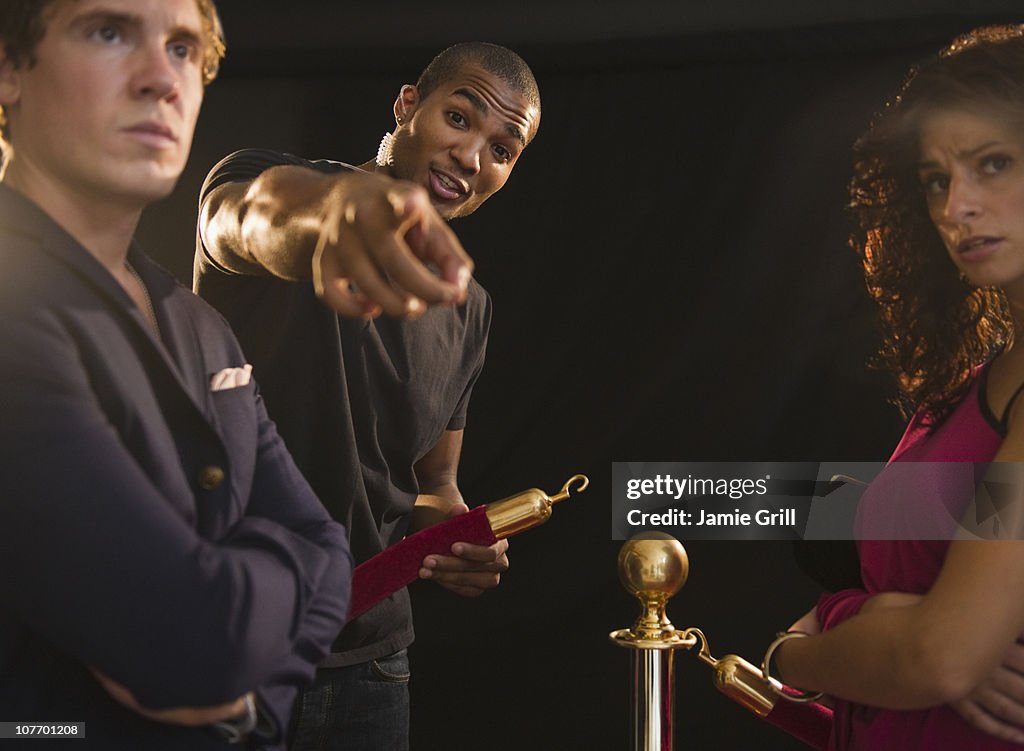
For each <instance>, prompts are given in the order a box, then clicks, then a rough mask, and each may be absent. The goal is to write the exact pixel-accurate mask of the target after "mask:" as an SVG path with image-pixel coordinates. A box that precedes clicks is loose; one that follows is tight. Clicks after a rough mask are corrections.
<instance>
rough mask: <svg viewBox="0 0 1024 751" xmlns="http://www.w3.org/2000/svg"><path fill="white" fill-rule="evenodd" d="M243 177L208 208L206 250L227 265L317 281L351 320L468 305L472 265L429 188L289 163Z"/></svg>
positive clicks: (203, 228) (210, 199)
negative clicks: (432, 306) (430, 307)
mask: <svg viewBox="0 0 1024 751" xmlns="http://www.w3.org/2000/svg"><path fill="white" fill-rule="evenodd" d="M245 153H248V152H242V154H243V155H244V154H245ZM254 153H256V154H258V155H259V154H262V153H263V152H254ZM237 157H238V155H235V156H234V157H231V158H234V159H235V160H236V161H243V160H241V159H238V158H237ZM296 161H298V160H296ZM238 177H240V178H244V179H238V180H230V181H229V180H222V181H220V182H219V184H215V187H213V188H212V189H211V190H209V192H208V193H206V194H205V195H204V197H203V201H202V205H201V208H200V219H199V231H200V238H201V240H202V242H203V246H204V248H205V252H206V254H207V256H208V258H209V259H210V260H211V261H212V262H213V263H215V264H216V265H218V266H220V267H221V268H223V269H224V270H226V271H228V272H233V273H240V274H272V275H274V276H278V277H281V278H283V279H291V280H296V279H312V280H313V281H314V284H315V285H316V288H317V292H318V294H320V296H321V297H322V298H323V300H324V301H325V302H326V303H327V304H328V305H330V306H331V307H332V308H334V309H335V310H337V311H338V312H339V313H342V314H343V315H350V316H360V315H362V316H376V315H378V314H380V313H381V312H385V313H387V314H389V315H392V316H406V317H415V316H416V315H419V314H420V313H422V312H423V311H424V310H425V307H426V305H427V304H434V303H440V304H451V303H457V302H462V301H464V299H465V295H466V286H467V284H468V282H469V278H470V276H471V274H472V270H473V264H472V261H471V260H470V259H469V257H468V256H467V255H466V253H465V251H464V250H463V249H462V246H461V244H460V243H459V241H458V238H457V237H456V236H455V234H454V233H453V232H452V231H451V229H449V227H448V225H447V224H446V223H445V222H444V220H443V219H441V217H440V216H439V215H438V214H437V212H436V211H434V209H433V207H432V206H431V204H430V200H429V198H428V196H427V193H426V191H425V190H424V189H423V188H421V187H419V186H417V185H414V184H412V183H408V182H404V181H399V180H394V179H391V178H389V177H386V176H384V175H379V174H374V173H367V172H362V171H359V170H347V169H346V170H340V171H335V172H321V171H319V170H317V169H314V168H312V166H305V165H302V164H291V163H289V164H278V165H275V166H271V167H269V168H267V169H265V170H263V171H262V172H259V173H258V174H257V175H254V176H251V177H246V176H245V172H244V170H243V171H241V172H239V174H238Z"/></svg>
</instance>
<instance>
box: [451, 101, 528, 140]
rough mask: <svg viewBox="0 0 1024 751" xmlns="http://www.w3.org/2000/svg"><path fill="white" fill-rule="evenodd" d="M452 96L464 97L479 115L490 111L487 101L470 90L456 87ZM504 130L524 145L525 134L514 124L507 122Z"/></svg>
mask: <svg viewBox="0 0 1024 751" xmlns="http://www.w3.org/2000/svg"><path fill="white" fill-rule="evenodd" d="M452 96H461V97H462V98H464V99H466V100H467V101H468V102H469V103H470V104H471V105H472V106H473V109H475V110H476V111H477V112H479V113H480V114H481V115H486V114H487V113H489V112H490V111H491V108H490V107H488V106H487V102H485V101H484V100H483V99H481V98H480V97H478V96H477V95H476V93H475V92H473V91H470V90H469V89H466V88H461V89H456V90H455V91H453V92H452ZM505 130H506V131H507V132H508V134H509V135H510V136H512V138H514V139H516V140H517V141H518V142H519V144H520V145H521V146H522V147H523V148H525V147H526V136H524V135H523V132H522V131H521V130H520V129H519V128H518V127H517V126H516V125H514V124H512V123H509V124H508V125H506V126H505Z"/></svg>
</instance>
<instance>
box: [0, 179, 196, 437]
mask: <svg viewBox="0 0 1024 751" xmlns="http://www.w3.org/2000/svg"><path fill="white" fill-rule="evenodd" d="M0 194H2V196H3V199H4V200H2V201H0V224H2V226H3V227H4V228H5V230H7V231H12V230H13V231H16V232H19V233H22V234H25V235H27V236H30V237H36V238H38V239H39V240H40V246H41V247H42V249H43V251H44V252H46V253H48V254H50V255H51V256H53V257H55V258H57V259H59V260H60V261H61V262H63V263H64V264H65V265H66V266H68V267H69V269H70V270H71V272H72V273H74V274H75V275H76V276H78V277H79V278H80V279H82V280H83V282H84V283H86V284H87V285H89V286H90V287H91V288H92V289H93V290H94V291H95V292H96V293H97V294H98V295H99V296H100V297H101V298H103V299H104V300H105V301H106V302H107V304H108V305H109V306H110V307H111V308H112V309H113V310H114V311H116V313H117V314H118V315H121V316H123V317H124V318H126V319H127V320H128V321H129V324H128V325H129V327H130V328H131V329H132V334H133V335H134V336H135V338H136V341H138V342H139V344H138V347H137V350H138V352H139V357H140V358H141V359H142V360H143V362H145V363H146V367H147V369H149V370H150V372H151V373H152V375H153V377H154V381H155V382H158V383H159V384H160V385H161V387H162V388H167V389H172V390H173V391H174V392H178V393H179V394H180V396H183V397H184V398H185V399H186V400H187V402H188V403H189V404H190V405H191V406H192V408H193V409H194V410H195V411H197V412H198V413H199V415H200V416H201V417H202V418H203V420H204V421H205V422H207V423H208V424H210V426H211V428H212V419H211V413H212V408H211V405H210V402H209V399H210V396H209V393H208V392H209V384H208V383H207V382H206V379H207V377H208V376H207V374H206V372H205V365H204V364H203V358H202V352H201V351H200V349H199V344H198V342H196V340H195V337H194V336H193V335H192V333H191V330H190V328H189V327H188V321H189V316H188V311H187V310H185V306H183V305H181V304H180V302H177V301H175V300H174V298H175V295H174V294H173V291H174V289H176V288H177V284H176V282H175V281H174V279H173V278H172V277H170V275H168V274H167V273H166V272H164V271H163V270H162V269H160V268H159V267H158V266H157V265H156V264H155V263H153V262H152V261H150V260H149V258H147V257H146V256H145V254H144V253H142V251H141V250H139V249H138V247H136V246H135V244H134V243H133V245H132V247H131V249H130V250H129V259H130V262H131V264H132V267H133V268H134V269H135V270H136V272H137V273H138V274H139V277H140V278H141V279H142V280H143V283H144V284H145V285H146V289H147V292H148V293H149V296H150V299H151V300H152V302H153V308H154V313H155V314H156V317H157V323H158V325H159V326H160V331H161V334H162V335H163V337H164V338H165V340H166V345H165V342H164V341H161V337H160V336H158V335H157V333H156V331H154V330H153V327H152V326H151V325H150V324H149V322H148V321H147V320H146V319H145V317H144V316H143V314H142V311H140V310H139V309H138V307H137V306H136V305H135V303H134V302H133V301H132V299H131V298H130V297H129V296H128V293H127V292H125V290H124V289H123V288H122V287H121V285H120V284H119V283H118V282H117V280H116V279H114V277H113V276H112V275H111V274H110V272H109V271H107V269H106V268H104V266H103V265H102V264H101V263H100V262H99V261H98V260H96V258H94V257H93V255H92V254H91V253H89V251H87V250H86V249H85V248H83V247H82V245H81V244H80V243H79V242H78V241H77V240H75V239H74V238H73V237H72V236H71V235H69V234H68V233H67V232H65V231H64V229H63V228H61V227H60V225H58V224H57V223H56V222H54V221H53V219H51V218H50V216H49V215H48V214H46V212H44V211H43V210H42V209H40V208H39V207H38V206H36V204H34V203H33V202H32V201H30V200H28V199H27V198H25V197H24V196H22V195H21V194H20V193H18V192H17V191H15V190H12V189H11V188H9V187H7V186H6V185H3V184H2V183H0ZM165 396H169V394H165ZM215 432H216V431H215Z"/></svg>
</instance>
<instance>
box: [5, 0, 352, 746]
mask: <svg viewBox="0 0 1024 751" xmlns="http://www.w3.org/2000/svg"><path fill="white" fill-rule="evenodd" d="M222 52H223V45H222V42H221V41H220V35H219V22H218V21H217V18H216V12H215V10H214V8H213V5H212V2H210V0H34V1H33V0H7V1H6V2H5V5H4V10H3V16H2V17H0V107H2V111H0V115H2V117H3V118H5V119H6V124H5V127H4V130H3V135H4V141H5V143H4V144H3V145H4V147H5V148H4V152H5V154H4V156H5V159H4V164H3V171H2V172H0V478H2V481H3V499H2V501H0V572H2V575H0V603H2V606H0V723H6V722H15V723H18V725H19V726H21V727H22V728H23V729H21V730H19V729H18V728H14V729H13V730H10V731H9V732H12V733H19V732H21V733H26V732H34V733H40V734H45V735H49V736H55V735H56V734H58V733H61V732H64V733H71V731H70V730H68V728H67V724H68V723H84V727H82V726H78V727H75V728H74V733H73V734H72V735H74V734H77V735H80V734H82V733H84V735H85V740H84V742H83V743H80V744H75V743H72V744H70V745H71V746H73V747H74V748H102V749H121V748H124V749H146V751H154V750H155V749H189V750H190V751H194V750H197V749H206V748H224V747H226V744H227V743H228V742H229V741H236V742H239V741H240V742H242V744H243V745H244V747H246V748H252V749H255V748H279V747H281V745H282V743H283V735H284V730H285V729H286V727H287V722H288V714H289V710H290V707H291V703H292V701H293V698H294V695H295V691H296V686H297V685H300V684H301V683H303V682H306V681H308V680H310V679H311V677H312V675H313V668H314V666H315V665H316V663H317V662H318V661H319V660H320V659H321V657H322V656H323V655H324V654H325V653H326V651H327V649H328V647H329V646H330V644H331V642H332V640H333V639H334V637H335V636H336V634H337V632H338V631H339V629H340V628H341V626H342V624H343V620H344V616H345V614H346V610H347V607H348V594H349V580H350V574H351V558H350V555H349V552H348V547H347V544H346V541H345V537H346V536H345V530H344V528H343V527H342V526H341V525H339V524H337V523H335V522H333V521H331V520H330V518H329V517H328V516H327V514H326V512H325V511H324V510H323V507H322V506H321V504H320V503H319V502H318V501H317V499H316V498H315V496H314V495H313V493H312V491H311V490H310V489H309V486H308V485H307V483H306V482H305V480H304V479H303V478H302V477H301V475H300V473H299V472H298V471H297V470H296V468H295V466H294V464H293V462H292V460H291V457H290V456H289V455H288V453H287V452H286V450H285V449H284V446H283V444H282V442H281V440H280V439H279V438H278V436H277V432H276V430H275V428H274V425H273V423H271V422H270V421H269V420H268V418H267V415H266V412H265V410H264V408H263V404H262V401H261V399H260V396H259V394H258V391H257V389H256V386H255V382H254V381H253V380H251V378H250V375H251V372H250V371H251V368H250V367H248V366H247V365H246V363H245V358H244V357H243V355H242V353H241V351H240V349H239V347H238V345H237V343H236V342H235V339H234V337H233V336H232V334H231V333H230V331H229V329H228V327H227V325H226V324H225V323H224V322H223V320H222V319H221V318H220V317H219V316H218V315H217V314H216V313H215V312H213V310H212V309H210V308H209V307H208V306H206V305H205V304H204V303H203V302H202V301H200V300H199V299H198V298H197V297H195V296H193V295H192V294H191V293H190V292H189V291H187V290H186V289H185V288H183V287H181V286H179V285H178V284H176V283H175V281H174V280H173V279H171V278H170V277H169V276H168V274H167V273H166V272H164V271H163V270H162V269H160V268H159V267H157V266H156V265H155V264H154V263H153V262H152V261H150V260H149V259H148V258H147V257H146V256H145V255H144V254H143V253H142V252H141V251H140V250H139V249H138V248H137V247H136V246H135V244H134V242H133V240H132V236H133V234H134V231H135V227H136V224H137V222H138V218H139V215H140V213H141V211H142V209H143V208H144V207H145V206H146V205H147V204H149V203H150V202H152V201H154V200H156V199H158V198H161V197H163V196H165V195H166V194H167V193H169V192H170V191H171V189H172V188H173V186H174V183H175V181H176V180H177V178H178V176H179V174H180V172H181V170H182V168H183V166H184V164H185V160H186V158H187V156H188V151H189V146H190V144H191V138H192V132H193V128H194V126H195V121H196V117H197V115H198V112H199V106H200V103H201V101H202V97H203V89H204V85H205V84H206V83H208V82H209V81H210V80H211V79H212V78H213V76H214V75H215V73H216V69H217V65H218V63H219V59H220V56H221V54H222ZM53 723H58V724H56V725H55V724H53ZM30 725H35V726H37V728H41V729H36V730H34V731H30V730H26V729H24V728H25V726H30ZM2 743H3V741H0V745H2ZM31 745H32V747H33V748H45V747H47V746H48V745H50V743H48V742H47V741H46V740H45V739H44V740H33V743H32V744H31ZM53 745H55V746H58V747H59V748H67V747H68V743H67V742H66V741H59V742H54V743H53Z"/></svg>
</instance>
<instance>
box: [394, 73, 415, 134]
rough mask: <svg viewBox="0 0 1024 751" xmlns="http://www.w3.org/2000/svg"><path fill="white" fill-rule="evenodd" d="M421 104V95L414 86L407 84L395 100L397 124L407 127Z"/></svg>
mask: <svg viewBox="0 0 1024 751" xmlns="http://www.w3.org/2000/svg"><path fill="white" fill-rule="evenodd" d="M419 104H420V93H419V91H417V90H416V87H415V86H413V85H412V84H408V83H407V84H405V86H403V87H402V89H401V91H399V92H398V98H397V99H395V122H396V123H398V124H399V125H405V124H406V123H407V122H409V120H411V119H412V116H413V114H415V112H416V108H417V107H418V106H419Z"/></svg>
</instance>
